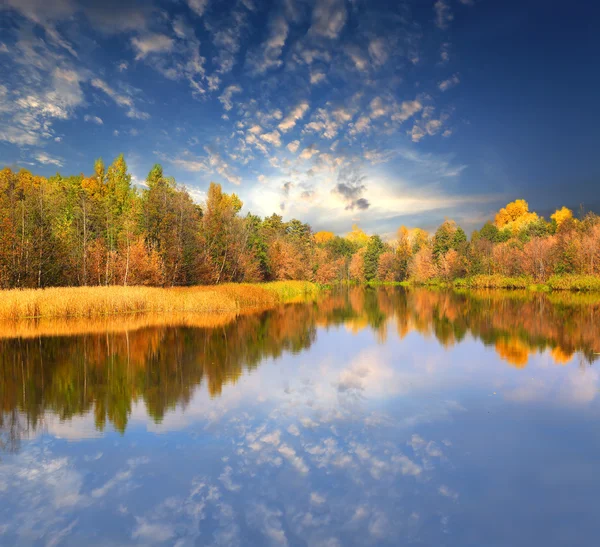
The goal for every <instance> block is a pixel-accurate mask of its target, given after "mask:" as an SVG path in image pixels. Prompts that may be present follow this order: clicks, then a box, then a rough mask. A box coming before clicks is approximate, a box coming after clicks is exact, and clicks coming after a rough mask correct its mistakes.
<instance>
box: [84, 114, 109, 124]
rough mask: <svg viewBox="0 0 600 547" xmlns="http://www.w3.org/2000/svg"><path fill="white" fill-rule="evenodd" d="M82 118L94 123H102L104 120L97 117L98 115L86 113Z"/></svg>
mask: <svg viewBox="0 0 600 547" xmlns="http://www.w3.org/2000/svg"><path fill="white" fill-rule="evenodd" d="M83 120H84V121H86V122H90V123H95V124H96V125H103V124H104V122H103V121H102V118H99V117H98V116H90V115H89V114H86V115H85V116H84V117H83Z"/></svg>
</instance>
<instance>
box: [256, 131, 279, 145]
mask: <svg viewBox="0 0 600 547" xmlns="http://www.w3.org/2000/svg"><path fill="white" fill-rule="evenodd" d="M260 138H261V139H262V140H263V141H265V142H267V143H269V144H272V145H273V146H277V147H279V146H281V134H280V133H279V131H277V129H274V130H273V131H271V132H270V133H263V134H262V135H261V136H260Z"/></svg>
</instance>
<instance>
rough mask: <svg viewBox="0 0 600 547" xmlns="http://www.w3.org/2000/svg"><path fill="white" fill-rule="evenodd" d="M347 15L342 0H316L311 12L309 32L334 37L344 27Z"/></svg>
mask: <svg viewBox="0 0 600 547" xmlns="http://www.w3.org/2000/svg"><path fill="white" fill-rule="evenodd" d="M347 17H348V14H347V12H346V6H345V3H344V0H317V2H316V4H315V7H314V9H313V13H312V25H311V27H310V32H312V33H314V34H317V35H318V36H323V37H325V38H331V39H335V38H337V37H338V36H339V35H340V32H341V31H342V29H343V28H344V25H345V24H346V19H347Z"/></svg>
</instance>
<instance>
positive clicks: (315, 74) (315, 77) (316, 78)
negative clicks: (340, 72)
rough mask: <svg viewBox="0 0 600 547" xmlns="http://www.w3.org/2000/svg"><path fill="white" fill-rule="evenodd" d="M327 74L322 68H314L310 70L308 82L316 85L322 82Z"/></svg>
mask: <svg viewBox="0 0 600 547" xmlns="http://www.w3.org/2000/svg"><path fill="white" fill-rule="evenodd" d="M326 78H327V76H326V75H325V72H324V71H323V70H322V69H315V70H311V71H310V84H311V85H318V84H320V83H321V82H324V81H325V79H326Z"/></svg>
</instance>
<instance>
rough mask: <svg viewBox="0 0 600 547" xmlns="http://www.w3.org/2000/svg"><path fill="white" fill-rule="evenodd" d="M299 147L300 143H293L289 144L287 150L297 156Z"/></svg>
mask: <svg viewBox="0 0 600 547" xmlns="http://www.w3.org/2000/svg"><path fill="white" fill-rule="evenodd" d="M299 146H300V141H292V142H290V143H288V145H287V149H288V150H289V151H290V152H291V153H292V154H295V153H296V152H297V150H298V147H299Z"/></svg>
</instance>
